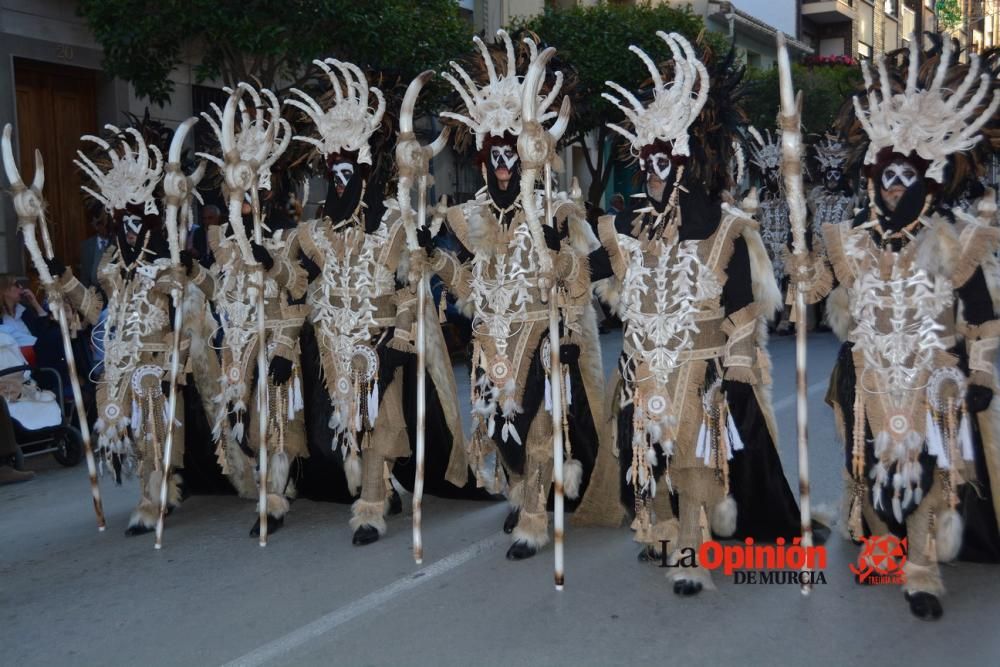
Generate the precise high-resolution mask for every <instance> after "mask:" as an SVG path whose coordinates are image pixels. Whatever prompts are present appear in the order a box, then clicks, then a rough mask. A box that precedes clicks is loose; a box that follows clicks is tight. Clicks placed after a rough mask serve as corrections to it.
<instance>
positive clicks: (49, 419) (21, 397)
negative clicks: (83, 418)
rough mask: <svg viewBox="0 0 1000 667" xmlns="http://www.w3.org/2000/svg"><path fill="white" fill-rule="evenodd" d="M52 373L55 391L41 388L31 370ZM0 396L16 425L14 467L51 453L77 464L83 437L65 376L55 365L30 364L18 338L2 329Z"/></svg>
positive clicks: (65, 464)
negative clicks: (66, 393) (65, 387)
mask: <svg viewBox="0 0 1000 667" xmlns="http://www.w3.org/2000/svg"><path fill="white" fill-rule="evenodd" d="M33 373H34V374H38V375H39V376H42V375H44V376H45V377H46V378H48V377H50V376H51V377H52V379H53V382H52V384H51V386H53V387H54V388H55V392H52V391H46V390H44V389H40V388H39V387H38V385H37V384H36V383H35V381H34V379H33V378H32V374H33ZM0 396H2V397H3V398H4V400H5V401H6V402H7V409H8V411H9V412H10V416H11V420H12V421H13V425H14V439H15V440H16V441H17V445H18V453H17V455H16V458H15V461H14V467H15V468H21V467H22V465H23V462H24V459H25V458H27V457H30V456H41V455H43V454H50V453H51V454H52V455H53V457H54V458H55V460H56V461H58V462H59V463H61V464H62V465H64V466H75V465H77V464H78V463H79V462H80V459H81V458H82V457H83V437H82V436H81V435H80V431H79V430H78V429H77V428H76V427H74V426H73V424H72V421H73V415H74V413H75V409H74V407H73V403H72V401H66V400H65V399H63V400H60V399H59V398H57V397H62V396H64V394H63V386H62V377H61V376H60V375H59V372H58V371H56V370H55V369H53V368H34V369H33V368H31V367H30V366H29V365H28V363H27V361H26V360H25V358H24V355H22V354H21V349H20V348H19V347H18V346H17V343H16V341H15V340H14V338H13V337H12V336H10V335H9V334H7V333H3V332H0Z"/></svg>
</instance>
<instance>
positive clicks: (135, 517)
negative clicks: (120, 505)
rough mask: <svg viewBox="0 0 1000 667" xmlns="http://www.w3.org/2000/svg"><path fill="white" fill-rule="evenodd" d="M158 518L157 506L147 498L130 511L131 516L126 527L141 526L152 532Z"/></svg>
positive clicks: (158, 509)
mask: <svg viewBox="0 0 1000 667" xmlns="http://www.w3.org/2000/svg"><path fill="white" fill-rule="evenodd" d="M159 518H160V508H159V506H157V504H156V503H154V502H153V501H151V500H149V499H148V498H143V499H142V500H140V501H139V504H138V505H136V508H135V509H134V510H132V515H131V516H130V517H129V518H128V527H129V528H134V527H136V526H142V527H143V528H145V529H146V530H152V529H153V528H155V527H156V521H157V519H159Z"/></svg>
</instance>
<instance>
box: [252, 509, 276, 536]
mask: <svg viewBox="0 0 1000 667" xmlns="http://www.w3.org/2000/svg"><path fill="white" fill-rule="evenodd" d="M284 525H285V517H283V516H271V515H270V514H268V515H267V534H268V535H273V534H274V533H276V532H278V531H279V530H280V529H281V527H282V526H284ZM250 537H260V517H257V520H256V521H254V522H253V528H251V529H250Z"/></svg>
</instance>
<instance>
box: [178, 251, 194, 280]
mask: <svg viewBox="0 0 1000 667" xmlns="http://www.w3.org/2000/svg"><path fill="white" fill-rule="evenodd" d="M180 259H181V266H183V267H184V271H185V272H186V273H187V274H188V275H189V276H190V275H191V269H193V268H194V255H192V254H191V253H190V251H188V250H181V254H180Z"/></svg>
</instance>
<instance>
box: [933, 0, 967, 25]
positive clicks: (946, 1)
mask: <svg viewBox="0 0 1000 667" xmlns="http://www.w3.org/2000/svg"><path fill="white" fill-rule="evenodd" d="M934 8H935V9H936V10H937V20H938V26H940V28H941V29H943V30H954V29H955V28H957V27H959V26H960V25H962V5H961V3H959V2H958V0H938V1H937V3H936V4H935V5H934Z"/></svg>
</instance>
